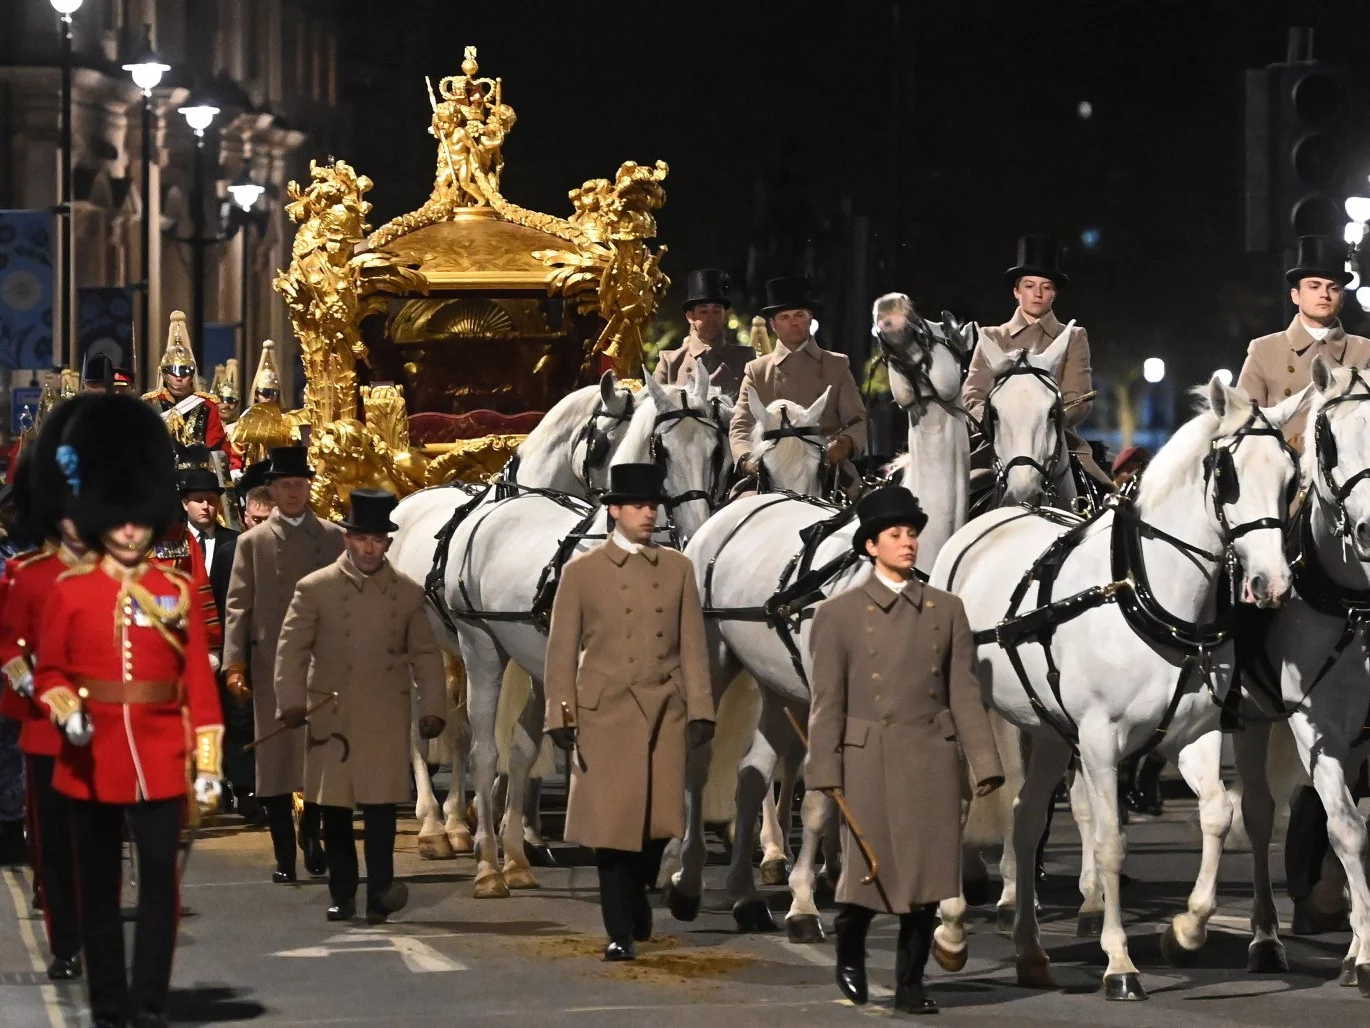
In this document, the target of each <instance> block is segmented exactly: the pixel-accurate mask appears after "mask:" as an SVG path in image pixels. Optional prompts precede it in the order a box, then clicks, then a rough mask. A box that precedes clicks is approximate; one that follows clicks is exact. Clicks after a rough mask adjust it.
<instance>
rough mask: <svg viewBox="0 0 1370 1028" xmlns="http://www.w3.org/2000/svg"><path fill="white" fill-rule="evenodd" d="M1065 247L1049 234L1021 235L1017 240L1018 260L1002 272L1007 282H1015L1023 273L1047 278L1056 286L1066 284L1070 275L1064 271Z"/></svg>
mask: <svg viewBox="0 0 1370 1028" xmlns="http://www.w3.org/2000/svg"><path fill="white" fill-rule="evenodd" d="M1065 263H1066V248H1065V247H1064V246H1062V245H1061V244H1060V243H1058V242H1057V241H1056V240H1055V239H1052V238H1051V237H1050V236H1023V237H1022V238H1021V239H1019V240H1018V260H1017V262H1016V263H1015V264H1014V265H1013V267H1011V268H1009V269H1008V271H1006V272H1004V277H1005V278H1007V279H1008V280H1009V284H1010V285H1012V284H1014V283H1016V282H1017V281H1018V280H1019V279H1020V278H1022V277H1023V276H1024V275H1036V276H1037V277H1038V278H1049V279H1051V281H1053V282H1055V283H1056V284H1057V285H1058V286H1064V285H1068V284H1069V282H1070V276H1068V275H1067V274H1066V273H1065Z"/></svg>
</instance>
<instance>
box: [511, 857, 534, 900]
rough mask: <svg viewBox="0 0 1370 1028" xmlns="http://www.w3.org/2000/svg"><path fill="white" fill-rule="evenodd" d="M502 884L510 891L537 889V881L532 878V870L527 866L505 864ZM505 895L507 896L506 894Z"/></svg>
mask: <svg viewBox="0 0 1370 1028" xmlns="http://www.w3.org/2000/svg"><path fill="white" fill-rule="evenodd" d="M504 884H505V885H506V886H508V888H510V889H538V888H541V886H539V885H538V880H537V879H536V878H534V877H533V869H532V868H530V867H529V866H528V865H527V864H515V863H512V862H511V863H507V864H505V865H504ZM505 895H508V893H507V892H506V893H505Z"/></svg>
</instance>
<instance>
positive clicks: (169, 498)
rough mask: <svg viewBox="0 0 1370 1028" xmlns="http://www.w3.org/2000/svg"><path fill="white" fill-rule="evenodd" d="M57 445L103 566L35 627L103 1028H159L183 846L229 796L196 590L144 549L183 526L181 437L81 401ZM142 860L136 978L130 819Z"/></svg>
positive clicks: (129, 407)
mask: <svg viewBox="0 0 1370 1028" xmlns="http://www.w3.org/2000/svg"><path fill="white" fill-rule="evenodd" d="M71 402H72V403H80V404H81V407H80V408H79V409H77V410H76V411H75V412H73V413H72V415H71V418H70V421H69V422H68V424H67V427H66V430H65V431H64V432H63V433H62V440H61V445H60V446H59V448H58V451H57V460H58V464H59V466H60V467H61V469H62V472H63V474H64V476H65V478H66V480H67V483H68V486H69V493H68V504H67V506H68V510H69V512H70V515H71V519H72V521H73V523H74V524H75V527H76V530H77V532H78V533H79V534H80V536H81V539H82V540H83V541H84V542H85V543H86V545H87V546H89V547H90V548H91V550H92V551H93V552H94V554H95V557H94V559H92V560H90V561H88V562H85V563H83V564H81V565H80V566H78V567H76V568H73V569H72V570H70V571H68V572H66V573H65V574H63V575H61V576H60V577H59V578H58V579H57V583H56V585H55V587H54V588H53V590H52V595H51V597H50V598H49V600H48V602H47V605H46V608H45V610H44V614H43V618H42V624H41V626H40V628H39V644H38V645H39V648H38V662H37V668H36V671H35V673H34V680H35V683H36V687H37V695H38V699H39V701H40V702H41V703H42V704H43V705H44V706H45V707H46V708H47V709H48V711H49V712H50V714H51V716H52V718H53V720H54V721H55V722H56V724H57V725H58V726H59V727H60V728H61V729H62V732H63V733H64V735H65V739H64V741H63V744H62V750H61V753H60V754H59V755H58V758H57V766H56V769H55V770H54V772H53V780H52V784H53V788H55V789H56V790H57V791H58V792H60V793H62V794H63V795H64V796H66V797H67V798H68V800H69V805H70V807H71V815H72V816H71V820H72V833H73V837H74V840H75V844H76V852H77V853H78V854H79V858H80V859H79V862H78V870H77V880H78V889H79V895H80V901H81V918H82V925H81V936H82V945H83V948H84V950H85V959H86V977H87V982H88V988H89V996H90V1007H91V1012H92V1015H93V1017H94V1023H95V1025H96V1026H102V1025H109V1026H113V1025H123V1024H126V1023H134V1024H137V1025H163V1024H165V1023H166V1020H165V1008H166V996H167V991H168V989H169V987H170V982H171V963H172V955H173V953H174V951H175V946H176V928H177V914H178V912H179V910H180V897H179V881H178V868H177V860H176V855H177V845H178V840H179V834H180V830H181V827H182V824H183V823H184V821H185V818H186V814H187V793H188V791H189V786H190V774H191V769H192V765H191V763H190V762H191V760H192V759H193V760H194V765H193V770H194V775H195V778H194V796H195V800H197V801H198V803H199V805H200V807H201V808H203V809H208V810H213V809H214V808H215V807H216V806H217V804H218V800H219V797H220V794H221V790H222V785H221V764H222V756H221V748H222V739H223V717H222V714H221V712H220V710H219V697H218V691H217V689H216V687H215V682H214V673H213V672H212V671H211V670H210V666H209V648H208V644H207V642H206V639H205V630H204V624H203V622H202V620H201V619H200V617H199V616H198V611H197V610H196V609H195V603H196V598H195V589H194V585H193V584H192V583H191V581H190V580H189V579H188V578H187V577H186V576H185V575H183V574H181V573H180V572H177V571H175V570H174V569H171V568H166V567H158V566H157V565H155V564H153V563H152V562H151V561H149V560H148V558H147V554H148V551H149V550H150V549H151V547H152V543H153V540H154V539H157V538H160V537H162V536H163V535H165V533H166V531H167V529H168V528H170V527H171V525H172V524H174V523H175V522H176V521H177V520H178V519H179V514H180V504H179V502H178V500H177V494H176V478H175V466H174V462H173V457H172V451H171V442H170V439H169V438H168V436H167V434H166V430H165V428H164V427H163V426H162V424H161V420H160V419H159V418H158V417H157V416H156V414H155V413H153V412H152V411H150V410H149V409H148V407H147V406H146V405H145V404H141V403H139V402H138V401H137V400H135V399H133V398H131V397H126V396H117V395H116V396H92V397H82V398H78V399H77V400H73V401H71ZM125 822H128V823H129V824H130V826H131V828H132V837H133V840H134V844H135V846H136V847H137V850H138V867H139V897H138V916H137V928H136V931H135V934H134V953H133V969H132V978H131V981H130V978H129V975H128V973H127V971H126V969H125V963H124V936H123V928H122V925H121V918H120V912H119V886H120V870H121V867H120V865H121V852H122V842H123V838H124V825H125Z"/></svg>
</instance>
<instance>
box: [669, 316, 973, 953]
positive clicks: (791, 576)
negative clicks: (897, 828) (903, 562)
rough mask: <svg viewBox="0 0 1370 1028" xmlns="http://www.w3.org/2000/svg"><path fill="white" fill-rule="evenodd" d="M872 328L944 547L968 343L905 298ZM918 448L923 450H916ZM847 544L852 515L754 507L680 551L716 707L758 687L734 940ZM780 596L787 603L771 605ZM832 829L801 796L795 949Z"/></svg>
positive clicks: (688, 858)
mask: <svg viewBox="0 0 1370 1028" xmlns="http://www.w3.org/2000/svg"><path fill="white" fill-rule="evenodd" d="M875 318H876V322H877V325H876V329H877V337H878V338H879V340H880V343H881V345H882V347H884V349H885V352H886V353H887V355H888V356H889V357H890V380H891V387H892V391H893V392H894V396H895V399H896V401H898V402H900V403H901V404H906V405H907V409H908V411H909V419H910V440H911V441H910V452H911V454H916V455H917V459H916V460H914V459H912V458H909V457H906V458H901V460H900V461H899V462H897V464H898V467H899V470H900V471H901V472H902V479H903V485H904V486H905V487H906V488H908V489H910V490H911V491H912V492H914V493H915V494H917V495H919V496H920V497H921V499H922V502H923V503H924V504H925V507H926V509H927V512H928V514H929V529H930V530H931V532H930V534H931V537H933V538H936V537H937V532H939V531H940V532H942V533H943V535H942V536H941V537H942V538H945V537H946V536H947V535H950V534H951V532H952V531H953V530H954V528H955V525H954V524H952V522H953V520H954V519H955V518H957V517H962V518H964V516H965V487H964V486H961V487H960V488H959V489H958V487H957V484H958V483H964V482H965V481H966V480H967V478H968V473H969V454H970V445H969V438H968V435H967V433H966V429H965V425H964V422H963V421H961V420H960V417H959V416H958V414H957V411H958V410H959V408H958V407H957V401H958V399H959V393H960V384H961V355H962V353H963V352H964V350H965V348H966V342H965V339H964V338H963V337H962V336H961V335H960V334H958V333H956V332H954V331H948V332H945V333H944V332H943V331H942V329H940V328H938V329H933V328H931V327H929V326H928V325H927V324H926V323H924V322H923V321H922V320H921V319H919V318H918V317H917V315H916V314H914V312H913V308H912V305H911V304H910V303H909V302H908V298H907V297H903V296H899V295H895V294H892V295H891V296H887V297H882V298H881V299H880V300H878V301H877V302H876V310H875ZM924 434H926V435H927V436H928V438H927V439H924V438H922V436H923V435H924ZM829 519H833V526H832V527H833V528H834V530H833V531H831V532H830V533H829V534H827V535H826V536H825V537H822V536H820V538H821V541H820V542H817V544H816V546H814V547H813V548H812V550H811V552H809V553H808V554H807V556H806V557H805V558H803V559H800V560H799V562H798V563H797V564H794V565H793V566H791V564H792V562H793V561H795V560H796V558H798V557H799V555H800V552H801V550H803V549H804V544H803V543H801V542H800V539H801V533H802V532H804V531H805V530H807V529H811V528H813V526H816V525H817V524H818V523H819V522H822V521H827V520H829ZM934 526H937V527H934ZM854 531H855V521H854V518H853V517H852V512H851V511H847V512H845V513H844V512H842V511H840V510H838V509H837V508H834V507H831V506H829V505H826V504H822V503H819V502H816V501H813V500H806V499H799V498H793V497H788V496H777V495H766V494H761V495H757V496H750V497H744V498H742V499H740V500H738V501H736V502H734V503H731V504H729V505H728V506H727V507H725V508H724V509H723V510H722V511H720V512H719V513H718V514H716V515H715V516H714V517H712V518H710V519H709V521H708V522H707V523H706V524H705V525H704V527H703V528H702V529H701V530H700V531H699V533H698V534H697V535H696V536H695V537H694V539H693V540H692V541H691V543H690V545H689V546H687V547H686V550H685V553H686V555H687V556H688V557H690V558H691V560H692V561H693V562H694V565H695V574H696V577H697V578H698V580H699V584H700V594H701V597H702V598H703V602H704V605H705V607H706V617H709V618H710V619H709V623H708V631H709V648H710V662H711V675H712V681H713V683H714V691H715V695H716V696H717V695H718V694H719V693H720V692H721V690H722V688H723V687H724V686H726V685H727V683H729V682H731V681H732V679H733V677H734V675H735V674H736V673H737V672H738V671H740V670H742V669H745V670H746V671H748V672H750V673H751V674H752V676H753V677H754V678H755V679H756V680H757V682H758V684H759V685H760V686H761V695H762V713H761V724H760V727H759V729H758V731H757V734H756V737H755V741H754V743H753V746H752V749H751V750H750V751H749V752H748V754H747V756H746V758H745V759H744V760H743V762H742V765H741V768H740V769H739V772H738V785H737V820H736V837H735V839H734V844H733V853H732V861H731V865H730V868H729V873H728V884H727V888H728V892H729V895H730V896H731V897H732V899H733V917H734V919H735V921H736V923H737V925H738V927H739V928H740V929H741V930H743V931H767V930H773V929H774V927H775V924H774V921H773V919H772V918H771V915H770V911H769V909H768V908H767V906H766V903H765V900H764V899H763V898H762V897H761V896H760V895H759V894H758V893H757V891H756V887H755V882H754V879H753V874H752V865H751V852H752V845H753V843H754V841H755V832H756V827H755V826H756V820H757V816H758V813H759V811H760V810H761V807H762V801H763V797H764V796H765V795H766V793H767V792H768V791H769V789H770V785H771V781H772V778H773V776H774V772H775V766H776V761H777V755H778V754H781V753H785V752H786V751H787V750H789V749H790V744H791V743H792V742H793V740H794V731H793V729H792V728H791V726H790V724H789V721H788V718H787V716H786V711H787V710H790V711H792V712H797V714H798V715H799V716H800V717H802V716H803V715H804V713H805V712H806V711H807V708H808V704H809V689H808V679H807V674H808V671H807V656H806V651H807V636H808V620H807V618H806V617H805V615H804V611H805V610H808V609H811V608H812V605H813V604H814V603H815V602H817V601H818V600H819V599H822V598H823V597H824V596H825V595H831V594H833V593H836V592H840V591H842V590H843V589H846V588H850V587H851V586H852V585H853V584H855V583H856V582H858V581H859V580H861V579H862V578H863V577H864V576H865V575H866V574H867V573H868V568H867V567H866V566H865V565H864V563H860V564H858V562H856V561H855V560H853V559H850V558H849V556H848V555H850V554H851V552H852V548H851V542H852V536H853V533H854ZM921 557H922V555H921V554H920V559H921ZM787 567H789V568H790V570H789V572H788V573H787V571H786V569H787ZM782 593H788V594H789V595H786V596H785V597H784V598H783V599H778V597H779V596H780V594H782ZM710 610H712V612H713V616H711V617H710ZM693 756H694V759H692V760H691V762H690V764H689V766H688V768H687V774H686V789H687V801H686V831H685V840H684V843H683V846H682V867H681V870H680V871H678V872H677V873H676V874H675V875H674V876H673V877H672V879H671V884H670V887H669V888H668V891H667V902H668V905H669V907H670V909H671V912H672V914H673V915H674V916H675V917H676V918H677V919H680V920H685V921H689V920H693V918H694V917H695V916H696V915H697V913H698V910H699V900H700V895H701V892H702V889H703V865H704V856H705V851H704V839H703V825H702V818H701V809H700V795H701V792H702V789H703V782H704V779H705V773H706V771H707V761H708V755H707V754H704V753H699V754H696V755H693ZM783 813H785V812H784V811H782V814H783ZM830 816H831V801H829V800H827V798H826V797H825V796H823V794H822V793H818V792H811V793H807V794H806V795H805V798H804V804H803V807H802V810H801V818H802V820H803V824H804V841H803V845H802V848H801V850H800V855H799V859H798V860H797V861H796V863H795V866H794V870H793V871H792V872H791V874H790V879H789V884H790V888H791V891H792V893H793V898H794V902H793V905H792V907H791V909H790V912H789V914H788V916H787V918H786V921H787V925H788V927H789V931H790V937H791V938H792V939H794V940H796V941H813V940H815V939H819V938H821V937H822V928H821V924H820V922H819V919H818V908H817V907H816V906H815V904H814V898H813V884H814V865H815V863H816V860H817V849H818V840H819V838H820V837H821V835H822V833H823V829H824V827H825V825H826V824H827V823H828V821H829V818H830Z"/></svg>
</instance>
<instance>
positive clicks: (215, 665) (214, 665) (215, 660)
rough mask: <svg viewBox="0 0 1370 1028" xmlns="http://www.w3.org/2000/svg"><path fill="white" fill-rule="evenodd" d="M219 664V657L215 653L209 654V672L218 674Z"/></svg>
mask: <svg viewBox="0 0 1370 1028" xmlns="http://www.w3.org/2000/svg"><path fill="white" fill-rule="evenodd" d="M219 663H220V662H219V655H218V654H217V653H211V654H210V655H209V670H211V671H213V672H214V673H215V674H216V675H217V674H218V673H219Z"/></svg>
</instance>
